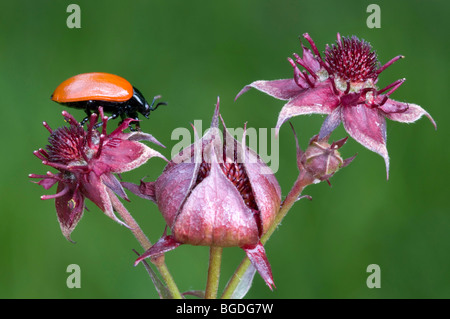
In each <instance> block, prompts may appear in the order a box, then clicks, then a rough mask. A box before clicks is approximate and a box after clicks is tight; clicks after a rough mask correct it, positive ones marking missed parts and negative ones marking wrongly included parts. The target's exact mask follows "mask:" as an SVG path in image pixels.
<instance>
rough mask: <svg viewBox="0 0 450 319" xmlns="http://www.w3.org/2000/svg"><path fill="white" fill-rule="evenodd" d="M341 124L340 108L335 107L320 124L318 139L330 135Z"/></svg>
mask: <svg viewBox="0 0 450 319" xmlns="http://www.w3.org/2000/svg"><path fill="white" fill-rule="evenodd" d="M339 124H341V108H340V107H337V108H335V109H334V111H333V112H331V114H330V115H328V116H327V118H326V119H325V121H324V122H323V124H322V127H321V128H320V132H319V137H318V138H319V139H322V138H324V137H325V136H327V135H329V134H331V132H333V131H334V129H335V128H336V127H338V126H339Z"/></svg>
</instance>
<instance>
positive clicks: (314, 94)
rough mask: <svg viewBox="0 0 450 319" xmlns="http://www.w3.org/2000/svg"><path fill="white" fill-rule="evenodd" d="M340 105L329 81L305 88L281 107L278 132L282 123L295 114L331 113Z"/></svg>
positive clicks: (277, 126)
mask: <svg viewBox="0 0 450 319" xmlns="http://www.w3.org/2000/svg"><path fill="white" fill-rule="evenodd" d="M338 105H339V98H338V97H337V96H336V95H335V94H334V92H333V88H332V86H331V85H330V83H329V82H324V83H322V84H321V85H318V86H316V87H314V88H310V89H307V90H305V92H303V93H302V94H300V95H298V96H297V97H295V98H294V99H292V100H291V101H289V102H288V103H286V104H285V105H284V106H283V108H282V109H281V112H280V114H279V115H278V122H277V125H276V134H278V132H279V130H280V127H281V125H282V124H283V123H284V122H286V121H287V120H289V119H290V118H291V117H293V116H297V115H304V114H330V113H331V112H333V110H334V109H335V108H336V107H337V106H338Z"/></svg>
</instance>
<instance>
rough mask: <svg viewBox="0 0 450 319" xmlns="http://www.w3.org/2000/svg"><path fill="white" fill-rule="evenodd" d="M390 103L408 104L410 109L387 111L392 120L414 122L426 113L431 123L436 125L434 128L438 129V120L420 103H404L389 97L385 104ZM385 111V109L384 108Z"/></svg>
mask: <svg viewBox="0 0 450 319" xmlns="http://www.w3.org/2000/svg"><path fill="white" fill-rule="evenodd" d="M388 103H389V105H399V104H407V106H408V109H407V110H406V111H404V112H402V113H387V114H386V117H387V118H388V119H390V120H393V121H397V122H403V123H413V122H415V121H417V120H418V119H420V118H421V117H422V115H425V116H426V117H428V119H429V120H430V121H431V123H432V124H433V125H434V128H435V129H437V125H436V122H435V121H434V119H433V118H432V117H431V115H430V114H428V112H427V111H425V110H424V109H423V108H421V107H420V106H419V105H416V104H413V103H402V102H397V101H394V100H391V99H388V100H387V102H386V103H385V104H388ZM383 111H384V110H383Z"/></svg>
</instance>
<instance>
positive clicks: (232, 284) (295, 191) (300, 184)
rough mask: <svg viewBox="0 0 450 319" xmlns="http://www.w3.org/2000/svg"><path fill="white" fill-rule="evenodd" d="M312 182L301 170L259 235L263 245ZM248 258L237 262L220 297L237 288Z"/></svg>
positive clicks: (248, 264)
mask: <svg viewBox="0 0 450 319" xmlns="http://www.w3.org/2000/svg"><path fill="white" fill-rule="evenodd" d="M313 183H314V178H312V177H311V176H310V175H309V174H307V173H306V172H301V173H300V175H299V177H298V178H297V180H296V181H295V183H294V185H293V186H292V189H291V190H290V192H289V194H288V195H287V196H286V198H285V200H284V201H283V203H282V204H281V208H280V210H279V211H278V214H277V215H276V217H275V220H274V222H273V224H272V226H271V227H270V228H269V229H268V230H267V232H266V234H265V235H264V236H262V237H261V243H262V244H263V245H265V244H266V243H267V241H268V240H269V239H270V237H271V236H272V234H273V233H274V231H275V229H277V228H278V226H279V225H280V223H281V221H282V220H283V218H284V217H285V216H286V215H287V213H288V212H289V210H290V209H291V208H292V206H293V205H294V203H295V202H296V201H297V200H298V199H299V197H300V195H301V194H302V192H303V190H304V189H305V187H306V186H308V185H311V184H313ZM250 264H251V263H250V260H249V259H248V257H247V256H246V257H244V259H243V260H242V262H241V263H240V264H239V266H238V268H237V269H236V271H235V272H234V274H233V276H232V277H231V279H230V281H229V282H228V284H227V286H226V287H225V289H224V291H223V293H222V296H221V298H222V299H230V298H231V296H232V295H233V292H234V291H235V289H236V288H237V286H238V284H239V282H240V281H241V278H242V276H243V275H244V273H245V272H246V270H247V268H248V267H249V266H250Z"/></svg>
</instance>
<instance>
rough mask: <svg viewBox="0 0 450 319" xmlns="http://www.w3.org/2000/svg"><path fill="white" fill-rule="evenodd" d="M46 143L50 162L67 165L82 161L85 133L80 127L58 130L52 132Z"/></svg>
mask: <svg viewBox="0 0 450 319" xmlns="http://www.w3.org/2000/svg"><path fill="white" fill-rule="evenodd" d="M48 141H49V143H50V144H49V145H47V151H48V155H49V156H48V159H49V161H50V162H53V163H60V164H64V165H68V164H70V163H73V162H76V161H81V160H83V159H84V157H83V156H84V155H83V152H84V144H85V131H84V130H83V128H82V127H81V126H70V127H61V128H58V129H56V130H55V131H53V132H52V134H51V135H50V137H49V138H48Z"/></svg>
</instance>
